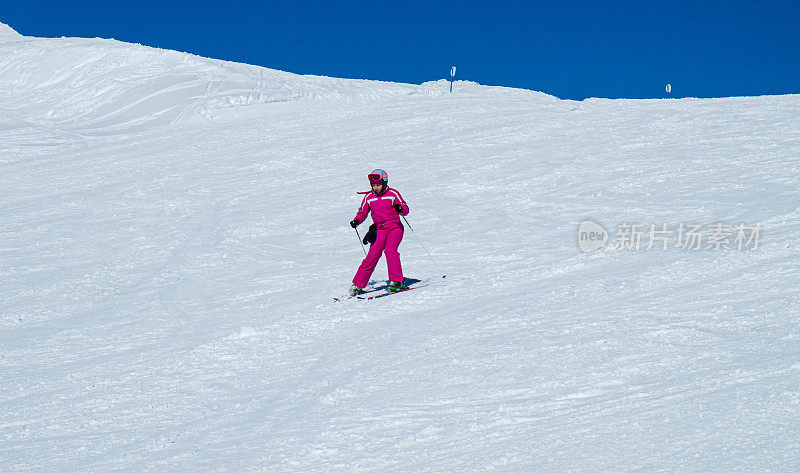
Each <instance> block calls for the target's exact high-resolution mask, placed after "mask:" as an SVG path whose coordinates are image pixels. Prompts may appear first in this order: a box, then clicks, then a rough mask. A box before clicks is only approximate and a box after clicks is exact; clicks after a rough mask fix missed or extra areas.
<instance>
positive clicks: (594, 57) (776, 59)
mask: <svg viewBox="0 0 800 473" xmlns="http://www.w3.org/2000/svg"><path fill="white" fill-rule="evenodd" d="M798 20H800V2H798V1H797V0H794V1H781V2H771V1H769V0H767V1H755V0H750V1H740V0H729V1H716V0H715V1H703V0H696V1H683V0H676V1H668V0H660V1H653V2H650V1H603V0H596V1H572V0H561V1H559V0H550V1H543V2H537V1H528V2H524V1H519V2H517V1H514V2H480V3H475V2H470V1H466V0H464V1H441V2H436V1H429V2H426V1H418V0H406V1H398V2H391V3H389V2H387V3H383V2H380V1H349V0H343V1H338V2H336V1H334V2H321V1H320V2H310V1H306V0H292V1H264V2H257V1H240V0H228V1H225V0H222V1H213V2H209V1H204V0H193V1H184V0H175V1H170V0H163V1H153V0H128V1H124V2H122V1H120V2H116V1H113V0H108V1H95V0H80V1H79V0H75V1H60V0H46V1H44V0H5V1H3V3H2V8H0V22H3V23H6V24H8V25H10V26H11V27H12V28H14V29H15V30H17V31H18V32H20V33H22V34H24V35H29V36H82V37H103V38H116V39H119V40H122V41H129V42H135V43H142V44H145V45H149V46H156V47H160V48H168V49H176V50H179V51H187V52H191V53H195V54H199V55H201V56H207V57H214V58H219V59H226V60H231V61H237V62H245V63H249V64H257V65H261V66H265V67H270V68H274V69H281V70H285V71H290V72H296V73H301V74H318V75H326V76H335V77H349V78H366V79H377V80H386V81H394V82H410V83H421V82H425V81H428V80H436V79H441V78H445V77H447V76H448V74H449V70H450V66H451V65H456V66H457V67H458V74H457V77H456V78H457V79H465V80H473V81H476V82H479V83H482V84H488V85H505V86H511V87H521V88H526V89H534V90H539V91H542V92H546V93H549V94H552V95H556V96H558V97H561V98H571V99H582V98H585V97H611V98H618V97H628V98H648V97H663V96H664V95H665V92H664V87H665V85H666V84H667V83H668V82H669V83H671V84H672V87H673V96H675V97H684V96H694V97H722V96H733V95H764V94H787V93H800V47H799V46H798V45H800V24H798Z"/></svg>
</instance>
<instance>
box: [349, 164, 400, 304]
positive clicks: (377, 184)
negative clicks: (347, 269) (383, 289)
mask: <svg viewBox="0 0 800 473" xmlns="http://www.w3.org/2000/svg"><path fill="white" fill-rule="evenodd" d="M369 183H370V185H371V186H372V192H370V193H368V194H366V195H365V196H364V200H362V201H361V206H360V207H359V208H358V213H356V218H354V219H353V220H351V221H350V226H351V227H353V228H356V227H357V226H359V225H360V224H361V223H362V222H363V221H364V220H365V219H366V218H367V215H368V214H369V213H370V211H371V212H372V221H373V222H374V225H375V230H376V234H375V241H374V242H373V243H372V244H371V245H370V247H369V252H368V253H367V257H366V258H364V261H362V262H361V266H359V267H358V271H357V272H356V275H355V277H354V278H353V286H352V287H351V288H350V295H351V296H357V295H358V294H361V293H362V292H364V288H365V287H366V286H367V283H369V278H370V276H372V272H373V271H375V265H377V264H378V260H380V259H381V253H386V265H387V266H388V267H389V291H391V292H398V291H402V290H404V289H405V288H406V286H405V278H404V277H403V268H402V266H401V265H400V253H398V252H397V247H398V246H400V242H401V241H402V240H403V230H404V229H403V224H402V223H400V215H408V205H406V201H405V200H403V197H402V196H401V195H400V193H399V192H397V191H396V190H395V189H392V188H391V187H389V175H388V174H387V173H386V171H384V170H383V169H375V170H374V171H372V172H371V173H370V174H369Z"/></svg>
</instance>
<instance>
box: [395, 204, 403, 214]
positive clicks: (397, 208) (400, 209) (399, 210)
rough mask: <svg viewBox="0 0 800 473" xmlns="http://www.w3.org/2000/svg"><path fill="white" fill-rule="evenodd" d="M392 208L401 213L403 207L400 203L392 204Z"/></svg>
mask: <svg viewBox="0 0 800 473" xmlns="http://www.w3.org/2000/svg"><path fill="white" fill-rule="evenodd" d="M394 209H395V210H397V213H399V214H401V213H403V207H401V206H400V204H394Z"/></svg>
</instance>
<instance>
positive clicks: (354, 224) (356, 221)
mask: <svg viewBox="0 0 800 473" xmlns="http://www.w3.org/2000/svg"><path fill="white" fill-rule="evenodd" d="M360 224H361V222H359V221H358V220H350V226H351V227H353V228H356V227H357V226H359V225H360Z"/></svg>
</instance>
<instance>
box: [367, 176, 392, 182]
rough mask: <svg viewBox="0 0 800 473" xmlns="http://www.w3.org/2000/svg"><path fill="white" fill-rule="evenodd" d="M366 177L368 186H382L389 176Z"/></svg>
mask: <svg viewBox="0 0 800 473" xmlns="http://www.w3.org/2000/svg"><path fill="white" fill-rule="evenodd" d="M368 177H369V183H370V184H383V181H384V180H386V178H387V177H389V176H388V175H386V174H370V175H369V176H368Z"/></svg>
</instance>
